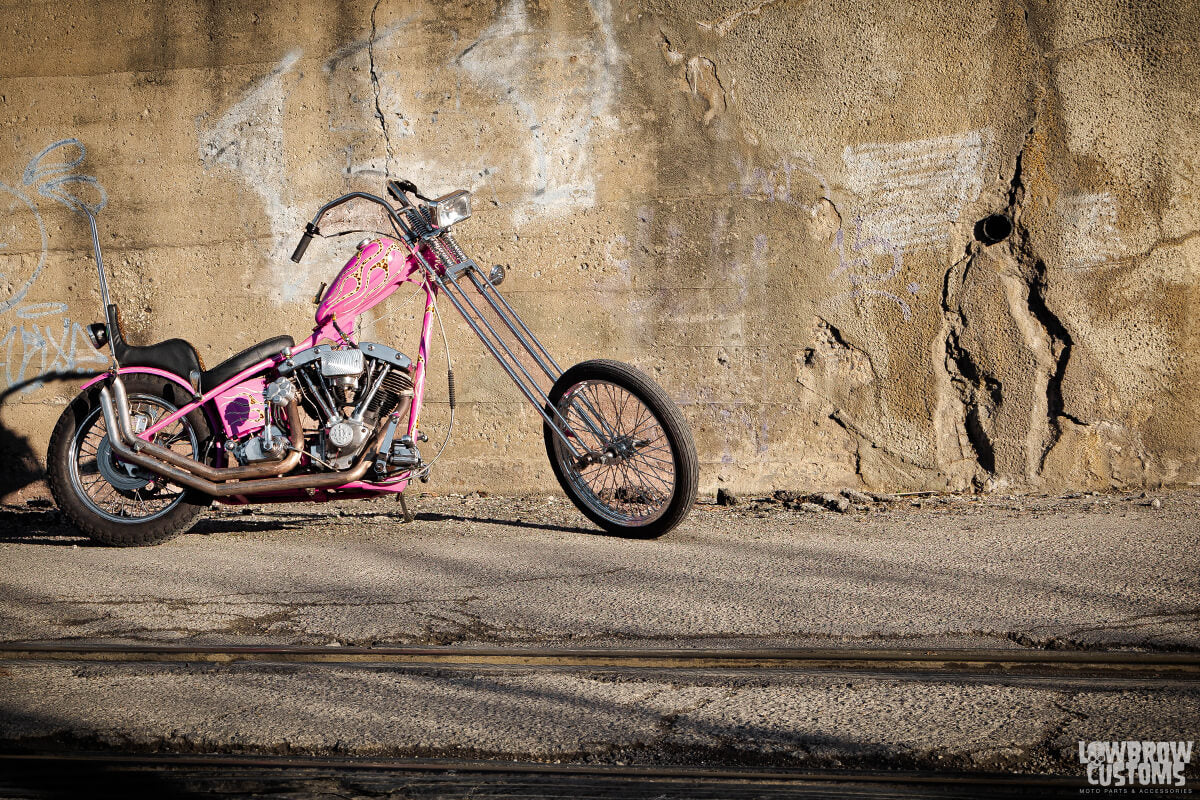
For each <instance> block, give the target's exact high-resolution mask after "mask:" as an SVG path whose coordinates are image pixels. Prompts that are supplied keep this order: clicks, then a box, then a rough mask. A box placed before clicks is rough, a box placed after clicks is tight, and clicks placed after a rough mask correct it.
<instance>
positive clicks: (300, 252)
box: [292, 233, 312, 264]
mask: <svg viewBox="0 0 1200 800" xmlns="http://www.w3.org/2000/svg"><path fill="white" fill-rule="evenodd" d="M311 241H312V234H311V233H305V234H304V235H303V236H301V237H300V244H298V245H296V249H295V251H294V252H293V253H292V261H295V262H296V263H297V264H299V263H300V259H302V258H304V251H305V250H307V249H308V245H309V242H311Z"/></svg>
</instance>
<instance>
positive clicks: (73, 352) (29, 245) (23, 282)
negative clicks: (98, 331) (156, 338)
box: [0, 139, 108, 392]
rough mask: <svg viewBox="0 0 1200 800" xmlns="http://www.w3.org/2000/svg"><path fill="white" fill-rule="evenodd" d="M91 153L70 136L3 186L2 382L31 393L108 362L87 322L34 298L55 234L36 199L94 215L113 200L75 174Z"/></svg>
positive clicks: (0, 261) (55, 303)
mask: <svg viewBox="0 0 1200 800" xmlns="http://www.w3.org/2000/svg"><path fill="white" fill-rule="evenodd" d="M86 153H87V151H86V150H85V149H84V146H83V143H82V142H80V141H79V140H78V139H63V140H61V141H58V142H54V143H53V144H51V145H49V146H47V147H46V148H45V149H43V150H42V152H40V153H38V154H37V155H36V156H34V157H33V158H32V159H31V160H30V161H29V164H28V165H27V166H26V167H25V171H24V172H23V173H22V175H21V176H20V179H19V181H16V182H14V183H13V184H7V183H0V317H3V318H4V319H3V320H2V321H0V325H3V326H4V327H0V330H4V334H3V336H2V337H0V384H2V385H3V387H4V388H8V387H11V386H15V385H21V390H22V391H24V392H30V391H33V390H35V389H37V388H39V387H40V386H41V385H42V383H41V381H39V380H38V379H37V378H38V376H41V375H46V374H48V373H54V372H71V371H74V370H77V369H79V367H80V366H81V365H83V364H103V365H107V364H108V358H107V357H105V356H104V355H102V354H101V353H100V352H98V351H97V350H96V349H95V348H93V347H92V345H91V342H89V341H88V338H87V333H86V331H85V330H84V326H83V324H82V323H80V322H76V321H75V320H73V319H72V318H71V317H70V314H69V308H68V306H67V304H66V303H64V302H61V301H52V302H39V303H26V302H25V299H26V296H27V295H28V294H29V291H30V290H31V289H32V288H33V286H34V285H35V284H36V283H37V281H38V279H39V278H40V277H41V276H42V273H43V272H44V270H45V268H46V260H47V258H48V256H49V252H50V237H49V233H48V232H47V230H46V223H45V221H44V219H43V217H42V213H41V211H40V210H39V208H38V205H37V202H35V200H36V198H38V197H40V198H44V199H48V200H51V201H54V202H56V203H60V204H62V205H64V206H66V207H67V208H70V209H72V210H74V211H77V212H81V211H82V210H83V209H85V208H86V209H88V210H90V211H91V212H92V213H93V214H94V213H97V212H99V211H100V210H101V209H102V208H104V206H105V204H106V203H107V202H108V198H107V194H106V193H105V191H104V187H103V186H101V185H100V183H99V181H97V180H96V179H95V178H94V177H92V176H91V175H82V174H79V173H77V172H75V171H74V170H75V168H76V167H78V166H79V165H80V164H81V163H83V159H84V156H85V155H86Z"/></svg>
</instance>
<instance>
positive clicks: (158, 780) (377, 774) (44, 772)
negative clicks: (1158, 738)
mask: <svg viewBox="0 0 1200 800" xmlns="http://www.w3.org/2000/svg"><path fill="white" fill-rule="evenodd" d="M0 773H3V774H7V775H8V776H9V777H8V778H7V780H6V779H5V778H0V790H5V789H11V788H12V787H13V786H18V787H19V786H21V784H22V778H24V779H25V781H24V782H25V783H28V782H30V781H38V782H41V781H43V780H46V781H48V782H49V784H50V786H48V787H47V786H46V785H43V788H51V789H64V788H71V787H74V786H80V787H81V788H82V787H83V786H86V785H88V784H89V783H91V784H92V785H93V786H94V785H95V784H94V782H95V781H97V780H102V781H104V782H105V784H106V785H107V786H109V787H110V788H111V789H113V790H115V791H116V792H120V791H121V790H122V789H123V788H124V787H123V785H122V784H123V782H124V783H126V784H129V785H132V786H134V787H137V788H145V787H146V786H147V784H148V783H149V784H151V785H153V786H154V788H155V789H157V790H159V791H164V790H166V791H168V792H170V791H172V790H174V791H178V792H187V791H189V790H191V791H195V790H198V789H203V790H204V792H205V794H206V796H208V795H210V794H211V795H216V796H219V797H242V796H252V795H257V794H259V793H263V792H265V791H268V790H275V791H280V790H281V788H282V789H287V790H290V791H289V793H288V796H289V797H294V796H301V797H302V796H304V795H303V790H304V789H305V788H306V787H307V788H313V789H316V790H317V791H316V796H321V797H328V796H330V792H331V789H332V786H331V783H332V785H333V786H336V787H337V789H338V791H337V796H339V797H347V796H356V795H355V792H356V791H357V792H363V793H364V794H366V795H368V796H372V795H376V794H380V793H383V792H390V791H396V790H398V789H401V788H402V789H403V790H404V794H403V796H405V797H426V796H429V797H458V796H460V795H461V796H463V797H467V796H470V797H476V796H486V797H494V798H517V797H528V798H534V797H538V798H540V797H551V796H552V797H560V798H561V797H567V796H570V797H586V796H599V797H605V798H614V800H615V799H616V798H644V797H655V798H666V799H673V798H680V800H682V798H688V800H699V799H700V798H776V797H794V796H797V795H798V794H802V795H803V796H805V797H839V798H852V797H871V798H881V797H897V798H900V797H905V798H907V797H938V798H980V797H987V798H1008V797H1012V798H1016V797H1021V798H1027V797H1028V796H1029V795H1030V794H1031V793H1033V794H1035V796H1038V797H1077V796H1078V793H1079V789H1080V788H1081V787H1082V786H1084V785H1086V784H1085V782H1084V780H1083V779H1082V778H1081V777H1074V776H1060V775H1047V774H1028V775H1013V774H999V773H952V772H930V771H883V770H837V771H824V770H815V771H814V770H808V771H806V770H779V769H713V768H706V767H687V766H618V765H585V764H544V763H535V762H498V761H472V760H458V759H359V758H337V757H312V756H270V755H266V756H264V755H194V754H179V753H155V754H145V755H138V754H113V753H36V754H34V753H5V754H0ZM297 789H300V790H301V791H300V793H299V794H294V792H295V791H296V790H297ZM456 790H457V791H456ZM5 796H7V795H5ZM93 796H94V795H93Z"/></svg>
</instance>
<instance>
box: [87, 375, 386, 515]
mask: <svg viewBox="0 0 1200 800" xmlns="http://www.w3.org/2000/svg"><path fill="white" fill-rule="evenodd" d="M100 408H101V411H102V412H103V413H104V424H105V426H106V427H107V429H108V431H109V433H110V435H109V437H108V441H109V443H110V444H111V445H112V449H113V452H115V453H116V454H117V455H118V456H120V458H121V460H122V461H128V462H129V463H131V464H136V465H137V466H139V467H142V468H144V469H147V470H149V471H150V472H153V473H154V474H156V475H161V476H162V477H164V478H167V479H168V480H171V481H173V482H175V483H178V484H179V485H181V486H186V487H188V488H190V489H196V490H198V491H201V492H204V493H205V494H209V495H212V496H213V497H233V496H238V495H255V494H261V493H263V492H286V491H295V490H302V489H336V488H337V487H339V486H342V485H344V484H347V483H352V482H354V481H357V480H359V479H361V478H362V477H363V476H364V475H366V474H367V470H368V469H370V467H371V462H372V460H373V459H372V457H373V455H374V453H375V451H376V450H377V449H379V446H380V444H381V443H382V441H383V436H384V433H385V432H386V429H384V428H381V429H380V431H379V433H378V434H376V436H375V439H374V440H372V442H371V444H370V445H369V446H368V447H366V448H365V449H364V450H363V454H362V455H361V456H360V457H359V460H358V463H357V464H355V465H354V466H353V467H352V468H350V469H349V470H347V471H345V472H338V473H334V474H323V475H294V476H290V477H279V478H263V479H259V480H235V481H230V482H228V483H215V482H213V481H210V480H207V479H205V478H202V477H200V476H199V475H193V474H192V473H190V472H187V471H185V470H183V469H180V468H178V467H175V466H172V465H171V464H168V463H165V461H161V460H159V459H157V458H154V457H153V456H152V455H148V454H142V453H138V452H135V451H134V449H133V448H132V447H131V446H130V445H129V443H128V442H127V441H126V440H125V439H124V437H123V436H122V435H121V428H120V427H119V424H118V422H117V416H118V415H117V412H116V409H115V408H114V403H113V398H112V393H111V392H109V389H108V387H107V386H106V387H104V388H103V389H101V390H100ZM126 408H128V406H126ZM114 432H115V435H113V433H114ZM139 442H140V443H141V445H142V447H141V449H143V450H146V451H148V452H149V451H150V446H151V443H150V442H145V441H141V440H139ZM152 446H153V447H156V448H158V449H160V450H165V448H161V447H158V445H152ZM167 452H169V453H172V454H173V455H174V456H175V457H177V458H182V459H183V460H184V461H186V462H188V463H189V464H196V465H197V466H204V465H202V464H200V462H198V461H195V460H194V459H190V458H187V457H186V456H180V455H179V454H178V453H174V451H170V450H168V451H167ZM205 469H209V470H211V469H212V468H211V467H205ZM222 471H223V470H216V472H222Z"/></svg>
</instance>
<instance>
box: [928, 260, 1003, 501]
mask: <svg viewBox="0 0 1200 800" xmlns="http://www.w3.org/2000/svg"><path fill="white" fill-rule="evenodd" d="M978 253H979V245H978V244H975V243H972V244H970V245H968V246H967V253H966V256H964V257H963V258H962V259H959V260H958V261H956V262H954V263H953V264H951V265H950V267H949V268H948V269H947V270H946V275H945V277H944V278H943V280H942V316H943V318H944V319H945V324H946V329H945V330H946V334H945V335H946V339H945V362H944V364H945V370H946V374H947V376H948V377H949V378H950V383H951V385H952V386H953V387H954V388H955V389H956V390H957V392H958V396H959V403H960V405H961V406H962V414H963V417H962V422H963V432H964V433H965V434H966V438H967V442H968V444H969V446H970V448H971V451H972V452H973V453H974V456H975V463H976V464H977V465H978V467H979V469H980V470H982V471H983V473H986V475H988V476H991V475H992V474H994V473H995V471H996V453H995V448H994V446H993V444H992V423H993V420H994V419H995V416H996V411H997V409H998V408H999V407H1000V405H1001V403H1002V402H1003V400H1004V397H1003V387H1002V385H1001V383H1000V381H999V379H997V378H996V376H994V375H991V374H988V373H987V372H986V371H985V370H983V369H982V368H981V367H980V365H979V364H978V363H977V361H976V359H975V358H974V357H973V356H972V354H971V352H970V351H969V350H968V349H967V348H966V347H964V346H963V344H962V338H963V334H964V332H965V330H966V329H967V327H968V326H969V322H968V320H967V316H966V314H965V313H964V312H963V310H962V305H961V300H960V296H959V295H960V292H961V290H962V287H963V283H964V281H965V279H966V276H967V274H968V273H969V271H970V270H971V268H972V266H973V265H974V262H975V258H976V256H977V255H978ZM980 477H981V476H979V475H977V476H976V481H975V482H976V484H980V483H981V480H980Z"/></svg>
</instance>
